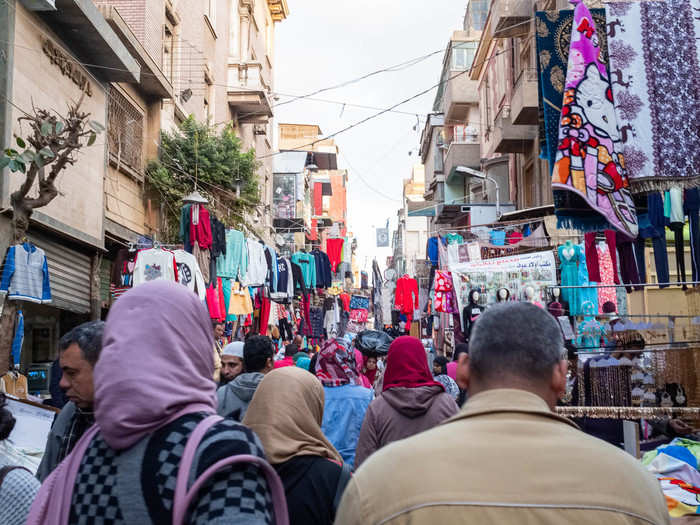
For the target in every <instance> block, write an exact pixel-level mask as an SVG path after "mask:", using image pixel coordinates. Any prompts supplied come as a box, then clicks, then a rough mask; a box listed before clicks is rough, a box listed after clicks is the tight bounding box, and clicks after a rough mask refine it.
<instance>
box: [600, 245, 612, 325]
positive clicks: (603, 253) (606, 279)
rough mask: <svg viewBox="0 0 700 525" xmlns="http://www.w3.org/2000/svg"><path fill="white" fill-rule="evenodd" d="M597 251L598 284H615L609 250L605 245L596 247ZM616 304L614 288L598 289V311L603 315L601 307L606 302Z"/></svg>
mask: <svg viewBox="0 0 700 525" xmlns="http://www.w3.org/2000/svg"><path fill="white" fill-rule="evenodd" d="M596 250H597V251H598V260H599V261H600V284H608V285H612V284H615V273H616V271H615V268H614V267H613V263H612V258H611V257H610V248H609V247H608V246H607V245H605V244H602V245H601V244H599V245H598V246H596ZM608 301H610V302H612V303H613V304H617V294H616V293H615V287H614V286H607V287H604V288H598V309H599V312H600V313H603V305H604V304H605V303H606V302H608Z"/></svg>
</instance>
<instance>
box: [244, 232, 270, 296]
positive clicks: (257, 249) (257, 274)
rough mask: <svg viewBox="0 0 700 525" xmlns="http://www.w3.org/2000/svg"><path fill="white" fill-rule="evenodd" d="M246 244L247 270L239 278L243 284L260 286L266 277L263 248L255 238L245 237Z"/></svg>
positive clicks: (265, 260)
mask: <svg viewBox="0 0 700 525" xmlns="http://www.w3.org/2000/svg"><path fill="white" fill-rule="evenodd" d="M246 245H247V246H248V271H247V272H246V274H245V277H242V278H241V283H242V284H243V285H244V286H262V285H264V284H265V278H266V277H267V259H266V258H265V248H264V247H263V245H262V244H260V243H259V242H258V241H256V240H255V239H247V240H246Z"/></svg>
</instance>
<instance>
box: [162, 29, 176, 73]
mask: <svg viewBox="0 0 700 525" xmlns="http://www.w3.org/2000/svg"><path fill="white" fill-rule="evenodd" d="M163 33H164V34H163V74H164V75H165V78H167V79H168V80H169V81H170V83H171V84H172V82H173V69H174V68H173V64H174V59H173V56H174V51H175V50H174V47H173V40H174V38H173V31H172V28H171V27H170V26H168V25H166V26H165V28H164V31H163Z"/></svg>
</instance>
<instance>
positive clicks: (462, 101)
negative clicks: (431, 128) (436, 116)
mask: <svg viewBox="0 0 700 525" xmlns="http://www.w3.org/2000/svg"><path fill="white" fill-rule="evenodd" d="M449 74H450V77H455V78H452V79H451V80H449V81H448V82H447V86H446V88H445V95H444V99H443V104H444V108H445V119H446V120H451V121H460V122H461V121H465V120H467V117H468V114H469V106H470V105H475V104H478V103H479V82H478V81H476V80H471V79H470V78H469V75H468V74H467V73H463V74H460V75H459V76H455V75H457V74H458V72H455V71H450V72H449Z"/></svg>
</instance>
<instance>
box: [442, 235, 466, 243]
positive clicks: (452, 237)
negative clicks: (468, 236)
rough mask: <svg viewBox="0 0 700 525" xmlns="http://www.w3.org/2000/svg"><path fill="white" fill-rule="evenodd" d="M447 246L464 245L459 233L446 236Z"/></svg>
mask: <svg viewBox="0 0 700 525" xmlns="http://www.w3.org/2000/svg"><path fill="white" fill-rule="evenodd" d="M445 237H446V238H447V244H464V237H462V236H461V235H460V234H459V233H448V234H447V235H446V236H445Z"/></svg>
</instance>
